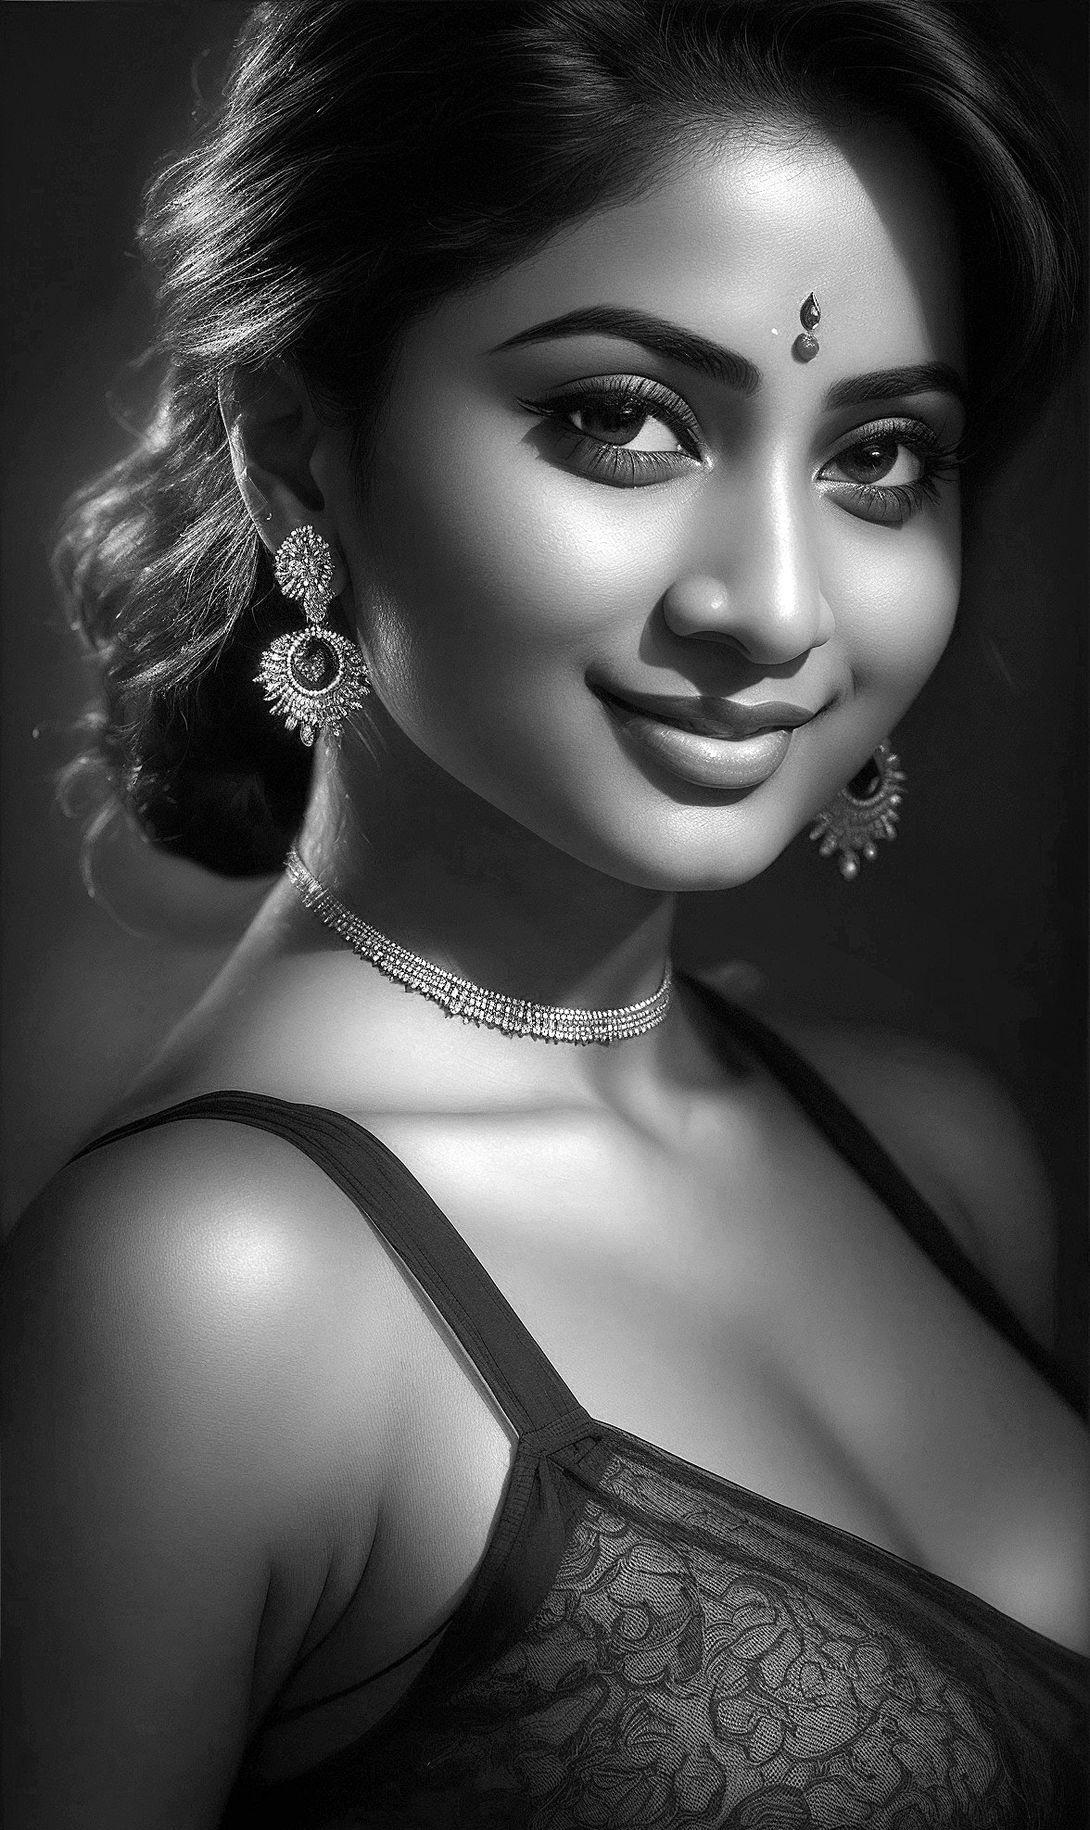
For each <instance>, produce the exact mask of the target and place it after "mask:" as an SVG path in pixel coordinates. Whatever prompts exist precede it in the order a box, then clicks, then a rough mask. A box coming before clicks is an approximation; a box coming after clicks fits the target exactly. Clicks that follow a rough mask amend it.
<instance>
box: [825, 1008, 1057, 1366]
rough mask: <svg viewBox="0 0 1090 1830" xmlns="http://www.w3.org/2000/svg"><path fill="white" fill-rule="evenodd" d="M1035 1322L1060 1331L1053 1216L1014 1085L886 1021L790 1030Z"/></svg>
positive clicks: (1043, 1330)
mask: <svg viewBox="0 0 1090 1830" xmlns="http://www.w3.org/2000/svg"><path fill="white" fill-rule="evenodd" d="M794 1039H795V1040H796V1041H797V1044H798V1046H799V1048H800V1050H801V1051H802V1052H803V1053H805V1054H807V1055H808V1056H809V1057H810V1059H811V1060H812V1061H813V1062H814V1064H815V1066H817V1067H818V1068H819V1069H820V1070H821V1072H822V1073H823V1074H825V1075H826V1077H827V1078H828V1079H829V1081H830V1082H831V1083H832V1085H833V1086H834V1087H835V1088H836V1089H837V1091H838V1092H839V1093H840V1094H841V1095H842V1097H843V1098H844V1099H845V1100H846V1101H847V1103H848V1104H849V1105H850V1106H852V1108H853V1109H854V1110H855V1111H856V1112H857V1113H858V1114H859V1116H860V1118H861V1119H863V1121H864V1123H866V1124H867V1125H868V1126H869V1127H870V1128H871V1129H872V1130H873V1131H874V1133H875V1135H876V1136H877V1137H878V1139H879V1141H880V1142H881V1143H883V1144H884V1145H885V1147H886V1149H887V1150H888V1151H889V1152H890V1155H891V1156H893V1157H894V1159H895V1160H896V1161H897V1162H898V1164H899V1166H900V1167H901V1168H902V1169H903V1170H904V1172H905V1174H906V1175H907V1176H908V1177H909V1179H910V1180H911V1181H913V1182H914V1183H915V1184H916V1186H917V1187H918V1188H919V1189H920V1192H921V1194H923V1195H924V1196H925V1197H926V1198H927V1199H929V1200H930V1201H931V1203H932V1205H933V1206H934V1207H935V1208H936V1210H937V1211H938V1213H939V1215H940V1217H941V1218H942V1219H943V1220H945V1222H946V1224H947V1226H948V1227H949V1230H950V1231H951V1233H952V1234H953V1235H954V1237H955V1238H956V1239H957V1241H958V1243H959V1244H960V1245H961V1246H962V1247H963V1248H964V1250H965V1251H966V1252H967V1253H968V1255H969V1257H970V1258H972V1259H973V1260H974V1261H975V1263H976V1264H977V1265H978V1266H979V1268H980V1269H981V1270H982V1271H983V1272H984V1273H985V1275H986V1276H987V1277H988V1279H989V1281H990V1282H991V1283H992V1284H993V1286H994V1287H995V1289H996V1290H997V1291H998V1292H999V1294H1000V1295H1001V1296H1002V1297H1004V1299H1005V1300H1006V1301H1007V1303H1008V1304H1009V1305H1010V1307H1011V1308H1012V1309H1013V1310H1014V1312H1015V1314H1016V1315H1017V1316H1018V1317H1019V1318H1020V1320H1021V1321H1022V1322H1024V1324H1025V1326H1026V1327H1027V1328H1028V1329H1029V1330H1030V1332H1031V1333H1032V1334H1033V1335H1035V1336H1036V1338H1037V1339H1038V1340H1040V1341H1041V1342H1042V1343H1043V1344H1045V1345H1046V1346H1052V1345H1053V1344H1054V1341H1055V1302H1056V1285H1055V1279H1056V1222H1055V1212H1054V1208H1053V1203H1052V1198H1051V1194H1050V1190H1049V1185H1048V1180H1047V1177H1046V1175H1045V1171H1044V1168H1043V1165H1042V1162H1041V1158H1040V1156H1039V1154H1038V1151H1037V1148H1036V1146H1035V1143H1034V1140H1033V1137H1032V1135H1031V1133H1030V1131H1029V1128H1028V1126H1027V1124H1026V1122H1025V1120H1024V1119H1023V1117H1022V1115H1021V1113H1020V1112H1019V1110H1018V1108H1017V1106H1016V1105H1015V1103H1014V1101H1013V1099H1011V1097H1010V1095H1009V1094H1008V1093H1006V1092H1005V1091H1004V1089H1003V1088H1002V1087H1001V1085H1000V1084H999V1082H998V1081H997V1080H996V1079H995V1078H994V1077H993V1076H992V1075H990V1074H989V1073H987V1072H985V1070H984V1069H982V1068H980V1067H978V1066H977V1065H976V1064H975V1063H973V1062H971V1061H969V1060H968V1059H967V1058H966V1057H965V1056H963V1055H961V1054H959V1053H957V1052H956V1051H954V1050H952V1049H946V1048H943V1047H939V1046H937V1045H934V1044H931V1043H925V1042H919V1041H916V1040H913V1039H909V1038H906V1037H903V1036H899V1035H893V1034H890V1033H888V1032H883V1031H863V1030H848V1029H843V1030H840V1029H829V1030H821V1031H818V1030H816V1029H814V1030H810V1029H807V1030H805V1031H803V1030H801V1029H800V1031H799V1032H798V1034H797V1036H795V1037H794Z"/></svg>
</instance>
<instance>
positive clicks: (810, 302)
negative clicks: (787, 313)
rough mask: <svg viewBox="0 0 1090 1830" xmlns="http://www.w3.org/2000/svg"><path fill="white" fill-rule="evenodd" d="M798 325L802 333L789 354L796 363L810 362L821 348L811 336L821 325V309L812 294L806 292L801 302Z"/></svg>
mask: <svg viewBox="0 0 1090 1830" xmlns="http://www.w3.org/2000/svg"><path fill="white" fill-rule="evenodd" d="M799 323H800V324H801V325H802V331H801V332H800V334H799V335H798V336H797V337H796V338H795V341H794V343H793V344H792V345H791V354H792V355H793V356H794V358H795V361H796V362H812V361H813V360H814V357H815V356H816V355H817V353H818V350H819V349H820V348H821V345H820V343H819V342H818V340H817V338H816V337H815V336H814V334H813V333H814V331H815V329H816V328H817V326H818V325H819V324H820V323H821V307H820V306H819V304H818V302H817V300H816V299H815V297H814V295H813V293H812V292H808V293H807V295H806V297H805V299H804V300H803V302H802V308H801V310H800V311H799Z"/></svg>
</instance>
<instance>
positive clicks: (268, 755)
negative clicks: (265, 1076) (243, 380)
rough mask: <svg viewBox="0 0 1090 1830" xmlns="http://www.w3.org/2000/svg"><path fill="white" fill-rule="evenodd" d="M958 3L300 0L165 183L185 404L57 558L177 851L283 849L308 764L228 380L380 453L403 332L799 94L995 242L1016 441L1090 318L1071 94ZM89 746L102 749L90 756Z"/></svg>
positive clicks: (988, 350) (178, 399) (267, 10)
mask: <svg viewBox="0 0 1090 1830" xmlns="http://www.w3.org/2000/svg"><path fill="white" fill-rule="evenodd" d="M994 25H995V21H994V19H993V18H992V16H991V14H990V13H986V14H984V15H980V14H979V13H976V12H975V11H972V12H971V11H970V10H969V8H967V7H966V6H965V5H963V4H958V3H957V0H503V3H499V0H288V3H281V4H275V5H262V6H258V7H256V8H255V10H254V11H253V13H252V14H251V15H250V17H249V19H248V20H247V23H246V25H245V27H244V29H243V31H242V34H241V36H240V38H239V40H238V43H237V45H236V47H235V51H234V55H233V58H232V62H231V66H230V68H229V70H228V73H227V78H226V82H225V85H224V93H223V97H222V100H221V102H220V104H219V105H218V107H217V108H216V110H215V112H214V113H213V114H212V116H211V118H210V119H209V120H208V121H207V123H206V124H205V125H204V126H203V127H202V128H201V129H200V130H199V132H198V135H197V137H196V139H195V141H194V143H193V144H192V146H191V147H190V148H189V149H188V150H187V151H186V152H185V153H184V155H183V156H182V157H180V158H179V159H177V160H176V161H175V162H174V163H172V164H170V165H169V166H168V167H167V168H166V169H165V170H164V171H163V172H162V173H161V174H160V175H159V176H158V177H157V178H156V179H155V180H154V181H153V182H152V184H151V185H150V186H149V189H148V191H147V193H146V199H145V207H144V212H143V218H142V222H141V226H140V243H141V247H142V250H143V253H144V255H145V256H146V258H147V260H148V262H149V263H150V267H151V270H152V273H153V275H154V279H155V286H156V297H157V307H158V318H157V325H158V329H157V339H156V344H155V353H156V354H157V355H158V357H159V358H160V360H161V361H162V363H163V364H164V373H163V379H162V383H161V387H160V390H159V395H158V401H157V405H156V407H155V410H154V413H153V414H152V416H151V418H150V423H149V424H148V425H147V427H146V430H145V431H144V433H143V435H142V436H141V437H140V438H139V439H138V441H137V442H136V443H135V445H134V448H133V449H132V451H131V452H130V453H129V455H128V456H126V457H125V458H123V459H122V461H121V462H120V463H118V464H117V465H115V466H114V468H113V469H112V470H110V471H109V472H108V473H107V474H106V475H105V476H104V477H102V478H100V479H98V480H97V481H96V482H94V483H93V484H91V485H90V486H89V487H88V488H86V489H85V490H83V491H82V492H81V493H80V495H79V496H78V497H77V498H76V499H75V501H74V503H73V505H72V507H71V509H70V511H69V516H68V520H67V523H66V525H65V527H64V530H63V534H62V538H61V542H60V545H59V548H58V575H59V577H60V579H61V581H62V585H63V587H64V589H65V590H66V592H67V597H68V602H69V604H70V606H71V612H72V617H73V621H74V623H75V624H76V626H77V628H78V629H79V631H80V632H81V634H82V637H83V639H84V641H85V643H86V645H87V646H88V647H89V648H90V650H91V651H92V653H93V655H94V657H95V658H96V661H97V665H98V669H99V674H100V678H101V682H102V689H103V701H104V704H103V706H102V707H101V708H100V709H99V711H98V712H97V714H94V715H93V716H94V723H95V742H94V745H93V747H92V749H90V750H89V751H88V752H87V753H86V755H85V756H84V758H83V759H82V763H83V764H84V765H86V764H87V763H88V762H89V761H92V760H93V761H95V762H97V765H98V767H99V769H100V770H101V768H102V766H103V765H104V767H105V771H106V777H107V783H108V792H109V802H108V804H109V805H110V806H114V807H116V805H117V804H118V803H120V804H121V805H122V806H123V807H125V808H127V809H128V810H129V811H130V812H131V813H133V814H135V816H136V817H137V819H138V820H139V821H140V823H141V824H142V826H143V828H144V830H145V831H146V832H147V833H148V835H149V836H150V837H151V838H153V839H154V840H155V841H156V842H157V843H158V844H160V845H163V846H166V847H169V848H170V849H172V850H174V851H176V852H178V853H180V854H182V855H184V856H187V857H189V858H193V859H196V860H198V861H199V862H200V863H202V864H204V865H206V866H208V867H210V868H212V869H214V870H218V871H222V872H224V873H225V874H232V875H233V874H238V875H242V874H247V873H251V872H261V871H272V870H276V869H278V868H279V866H280V864H281V862H282V860H283V857H284V853H285V850H286V848H287V846H288V844H289V843H290V841H291V838H292V836H293V835H294V833H295V831H296V830H297V829H298V826H299V823H300V821H301V819H302V815H303V811H304V807H305V802H306V795H307V790H308V781H309V771H310V760H311V759H310V752H309V751H306V750H305V749H304V748H303V747H302V746H301V745H300V744H299V742H298V740H297V739H296V738H295V736H294V735H291V736H289V735H288V734H287V733H285V732H284V731H283V728H282V726H281V725H280V723H279V721H278V720H276V719H274V718H273V717H271V716H270V715H269V714H268V713H267V711H266V708H265V704H264V701H263V699H262V696H261V692H260V689H259V688H258V687H257V686H255V685H254V684H253V675H254V673H255V672H256V667H257V661H258V658H259V655H260V652H261V650H262V648H263V647H265V646H266V645H267V643H268V641H269V640H270V638H271V636H272V635H273V634H274V633H277V632H278V631H279V630H280V629H282V628H283V627H284V626H285V607H284V605H283V603H282V601H281V600H280V599H279V596H278V594H277V593H276V591H275V586H274V585H273V581H272V577H271V570H270V565H269V561H268V556H267V554H266V553H265V551H264V549H263V548H262V546H261V544H260V542H259V541H258V539H257V536H256V534H255V532H254V530H253V527H252V525H251V523H250V521H249V519H248V517H247V515H246V513H245V511H244V509H243V507H242V504H241V501H240V499H239V497H238V493H237V489H236V486H235V482H234V477H233V474H232V469H231V464H230V458H229V453H228V447H227V438H226V434H225V431H224V427H223V423H222V420H221V416H220V412H219V408H218V402H217V388H218V386H219V384H220V383H221V382H224V381H226V382H227V383H228V385H229V383H230V376H231V374H232V371H233V370H235V368H236V367H237V366H240V365H255V364H262V363H266V362H268V361H270V360H271V359H274V358H279V359H283V360H286V361H288V362H290V363H291V364H292V365H294V367H295V368H296V370H297V372H298V373H300V374H301V375H302V376H303V377H304V378H305V380H306V382H307V383H308V385H309V386H310V387H311V389H312V390H313V392H314V394H315V396H316V398H317V399H319V400H320V401H321V402H322V403H323V404H324V405H325V406H326V408H327V410H333V411H335V412H336V414H337V415H338V416H340V417H343V420H344V422H345V423H346V424H348V425H350V426H351V427H352V428H353V430H354V431H355V433H356V434H357V438H358V445H357V449H358V450H359V451H360V452H361V453H362V452H363V451H364V449H365V441H366V435H367V430H368V427H369V426H370V425H371V423H372V422H373V419H374V416H375V411H376V408H377V406H378V403H379V401H380V399H381V393H382V386H383V377H384V374H385V373H386V371H387V369H388V365H389V363H390V359H391V356H392V354H393V352H394V350H395V348H396V345H397V341H398V338H399V336H400V335H401V333H402V331H403V330H404V328H405V326H406V325H407V324H408V323H409V322H410V321H411V320H412V319H413V318H414V317H415V316H417V315H418V314H420V313H422V312H423V311H424V310H426V309H427V307H428V306H429V305H431V304H432V303H433V302H434V301H435V300H436V299H437V298H441V297H442V296H444V295H446V294H449V293H451V292H453V291H455V290H457V289H458V288H460V287H463V286H465V285H466V284H469V283H472V282H473V281H475V280H477V279H479V278H481V277H483V276H486V275H489V274H492V273H495V272H498V271H499V270H501V269H502V268H504V267H505V266H508V265H510V264H512V263H513V262H515V261H518V260H519V259H521V258H523V257H524V256H526V255H527V254H528V253H530V252H531V251H532V250H533V249H534V248H535V247H537V246H538V245H540V244H541V243H542V242H543V241H544V240H546V239H547V238H548V237H549V236H551V235H552V234H554V233H555V232H556V231H557V230H558V229H559V228H561V227H562V226H564V225H566V224H568V223H570V222H572V221H575V220H576V219H578V218H580V217H582V216H585V215H586V214H588V213H589V212H591V211H593V210H595V209H597V208H600V207H602V206H604V205H606V204H608V203H610V202H616V201H620V200H622V199H627V198H629V197H631V196H632V195H634V194H636V193H637V192H639V191H640V190H641V189H643V188H645V187H646V186H647V185H648V184H649V183H650V182H652V181H653V180H654V178H655V177H656V176H657V175H658V174H659V173H661V172H662V171H664V170H665V169H666V168H667V167H668V166H669V165H670V163H671V161H673V160H675V159H677V158H678V157H679V156H690V155H691V152H692V149H693V147H694V134H695V136H696V143H697V145H699V144H700V143H701V142H703V143H704V144H705V145H713V144H714V143H715V141H716V140H717V139H718V138H719V137H721V136H722V135H723V134H724V133H725V132H726V131H727V130H729V128H730V127H731V126H733V125H734V124H736V123H738V122H743V123H748V124H753V123H759V122H760V121H761V120H762V119H764V118H767V117H768V116H769V115H770V113H771V114H773V115H775V116H777V117H780V116H785V117H787V118H788V119H790V120H806V119H814V120H817V121H818V122H819V123H822V124H825V125H828V126H831V127H834V128H837V127H847V128H849V129H850V128H851V127H852V126H853V125H856V124H858V123H860V122H863V121H866V120H870V119H873V118H874V117H875V116H877V117H880V118H882V119H887V120H891V121H898V122H901V123H904V124H905V125H907V126H908V127H909V129H910V130H911V132H912V133H913V134H914V135H915V136H916V137H917V139H918V140H919V141H920V142H921V143H922V144H923V145H924V147H925V148H926V149H927V151H928V153H929V155H930V157H931V159H932V161H933V163H934V164H935V165H936V167H937V168H938V170H939V172H940V173H941V175H942V178H943V181H944V183H945V184H946V186H947V188H948V191H949V194H950V197H951V201H952V205H953V208H954V210H955V213H956V216H957V218H958V221H959V223H960V228H961V236H962V246H963V250H964V251H965V255H966V259H965V269H966V293H967V298H966V304H967V311H968V323H969V346H970V356H971V371H970V390H971V425H972V426H973V427H975V431H976V443H977V445H978V446H979V447H980V448H981V449H982V450H983V449H985V448H991V449H995V448H998V447H999V446H1000V445H1001V444H1003V443H1004V442H1007V441H1009V439H1010V438H1011V437H1012V436H1013V435H1014V433H1015V431H1016V430H1017V429H1018V428H1020V427H1021V426H1022V425H1023V423H1024V421H1025V420H1026V418H1027V417H1028V415H1029V414H1030V413H1031V412H1032V409H1033V407H1034V406H1035V405H1036V404H1037V403H1039V401H1040V400H1041V399H1042V398H1043V396H1044V395H1045V394H1047V392H1048V390H1049V388H1050V386H1051V384H1052V382H1053V381H1054V379H1055V377H1056V375H1057V372H1058V370H1059V369H1060V367H1061V366H1062V364H1063V363H1064V361H1065V359H1066V357H1067V355H1068V353H1069V348H1070V344H1071V340H1072V337H1073V335H1074V330H1075V325H1076V320H1077V303H1076V294H1077V287H1076V280H1075V271H1076V264H1075V260H1074V254H1073V249H1074V247H1075V245H1076V240H1077V225H1078V217H1077V213H1076V210H1075V206H1074V204H1073V203H1072V201H1071V198H1070V196H1069V192H1068V188H1067V184H1066V181H1065V177H1064V168H1065V154H1064V146H1063V139H1062V134H1061V132H1060V130H1059V129H1057V128H1056V127H1055V126H1054V125H1053V122H1052V114H1051V110H1050V107H1049V104H1048V103H1047V101H1046V100H1045V98H1044V96H1043V94H1042V93H1040V92H1038V90H1037V89H1036V88H1034V87H1033V86H1032V85H1031V84H1027V79H1026V77H1025V75H1024V73H1023V72H1022V71H1021V70H1019V69H1018V68H1016V64H1015V60H1014V59H1013V58H1012V57H1011V56H1010V55H1009V54H1007V53H1004V52H1003V51H1002V50H1001V49H999V48H998V47H997V45H996V42H995V34H994ZM79 766H80V765H76V767H79Z"/></svg>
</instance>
